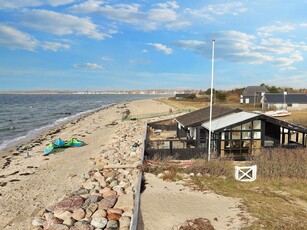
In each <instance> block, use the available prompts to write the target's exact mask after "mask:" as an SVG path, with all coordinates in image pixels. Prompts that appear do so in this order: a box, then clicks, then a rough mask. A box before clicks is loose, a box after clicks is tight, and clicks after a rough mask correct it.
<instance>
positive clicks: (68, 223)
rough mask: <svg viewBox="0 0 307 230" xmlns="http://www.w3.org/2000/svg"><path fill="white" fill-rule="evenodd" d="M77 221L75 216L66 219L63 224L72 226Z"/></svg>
mask: <svg viewBox="0 0 307 230" xmlns="http://www.w3.org/2000/svg"><path fill="white" fill-rule="evenodd" d="M75 222H76V221H75V220H74V219H73V218H69V219H65V220H64V222H63V224H65V225H66V226H68V227H71V226H73V225H74V223H75Z"/></svg>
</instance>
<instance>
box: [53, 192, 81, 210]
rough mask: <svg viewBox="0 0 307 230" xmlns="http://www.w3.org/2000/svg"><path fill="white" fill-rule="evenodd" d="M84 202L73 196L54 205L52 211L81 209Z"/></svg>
mask: <svg viewBox="0 0 307 230" xmlns="http://www.w3.org/2000/svg"><path fill="white" fill-rule="evenodd" d="M83 203H84V201H83V199H82V198H81V197H80V196H73V197H70V198H65V199H64V200H62V201H60V202H59V203H57V204H56V205H55V208H54V211H58V210H63V211H74V210H76V209H78V208H81V207H82V205H83Z"/></svg>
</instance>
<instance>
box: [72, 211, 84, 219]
mask: <svg viewBox="0 0 307 230" xmlns="http://www.w3.org/2000/svg"><path fill="white" fill-rule="evenodd" d="M71 217H72V218H74V219H75V220H82V219H83V218H84V217H85V211H84V210H83V209H82V208H78V209H76V210H75V211H74V212H73V214H72V216H71Z"/></svg>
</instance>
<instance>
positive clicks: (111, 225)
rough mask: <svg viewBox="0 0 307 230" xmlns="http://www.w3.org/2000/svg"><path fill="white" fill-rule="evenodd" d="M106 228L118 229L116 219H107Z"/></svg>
mask: <svg viewBox="0 0 307 230" xmlns="http://www.w3.org/2000/svg"><path fill="white" fill-rule="evenodd" d="M107 228H110V229H118V222H117V221H116V220H109V221H108V223H107Z"/></svg>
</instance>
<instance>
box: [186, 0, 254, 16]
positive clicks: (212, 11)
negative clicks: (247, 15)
mask: <svg viewBox="0 0 307 230" xmlns="http://www.w3.org/2000/svg"><path fill="white" fill-rule="evenodd" d="M247 11H248V8H246V7H245V6H244V4H243V3H242V2H228V3H221V4H212V5H208V6H206V7H203V8H200V9H190V8H186V9H185V10H184V12H185V13H186V14H189V15H191V16H193V17H198V18H203V19H207V20H213V18H214V15H226V14H231V15H235V16H236V15H238V14H241V13H244V12H247Z"/></svg>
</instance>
